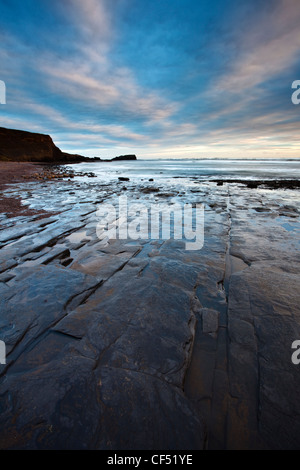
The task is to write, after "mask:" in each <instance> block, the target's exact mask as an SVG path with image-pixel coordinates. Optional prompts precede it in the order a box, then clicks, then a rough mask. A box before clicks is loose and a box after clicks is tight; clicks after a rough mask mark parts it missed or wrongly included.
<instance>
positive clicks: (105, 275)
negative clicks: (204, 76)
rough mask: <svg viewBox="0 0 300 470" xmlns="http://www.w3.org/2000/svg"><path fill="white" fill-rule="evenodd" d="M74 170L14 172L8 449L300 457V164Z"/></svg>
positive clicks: (0, 443)
mask: <svg viewBox="0 0 300 470" xmlns="http://www.w3.org/2000/svg"><path fill="white" fill-rule="evenodd" d="M3 165H9V166H7V173H5V172H3V169H4V167H3ZM24 165H25V166H24ZM68 167H69V170H65V169H64V170H63V171H62V173H63V174H66V175H67V176H66V177H62V178H60V179H59V180H56V179H49V178H46V177H45V178H42V179H38V176H37V175H39V174H40V173H42V167H41V166H39V165H32V164H28V163H24V164H18V163H10V164H7V163H2V164H1V167H0V170H1V190H2V203H1V206H0V209H1V210H2V213H1V214H0V281H1V282H0V290H1V295H0V310H1V312H2V313H1V319H0V339H1V340H2V341H4V342H5V344H6V364H5V365H1V366H0V406H1V410H2V412H1V415H0V423H1V426H0V429H1V431H0V447H1V449H99V450H116V449H124V450H130V449H148V450H151V449H158V450H159V449H162V450H163V449H170V450H179V449H180V450H200V449H209V450H214V449H235V450H237V449H296V448H299V447H300V438H299V435H300V434H299V430H300V425H299V415H300V406H299V401H298V390H299V388H300V376H299V367H300V365H297V364H295V363H294V362H293V361H292V354H293V349H292V344H293V342H294V341H296V340H300V307H299V305H300V294H299V293H300V289H299V231H300V223H299V220H300V219H299V210H300V209H299V189H297V184H296V183H294V185H292V186H291V184H287V183H284V181H292V180H293V181H294V182H296V181H299V174H300V162H284V161H279V162H247V161H241V162H233V163H232V162H225V163H222V162H220V161H219V162H218V161H210V162H209V161H206V162H205V161H201V162H199V161H198V162H197V161H195V162H194V163H192V164H191V163H190V164H187V163H184V162H180V161H177V162H176V161H173V162H170V161H156V162H142V161H138V162H122V163H119V162H118V163H116V162H115V163H107V164H106V163H99V164H97V163H93V164H92V163H90V164H87V163H82V164H78V165H70V166H68ZM71 171H73V172H74V176H73V177H72V178H70V174H71V173H70V172H71ZM76 172H78V173H81V176H76ZM88 172H92V173H93V174H94V177H91V174H90V176H88ZM2 175H3V176H2ZM34 175H36V176H34ZM82 175H83V176H82ZM12 176H14V177H15V178H14V179H12ZM23 176H26V177H27V178H25V179H24V178H23ZM274 181H278V182H279V183H278V184H274ZM280 181H281V184H280ZM8 183H10V184H8ZM4 184H5V186H4ZM291 188H293V189H291ZM12 201H18V207H17V208H14V206H13V202H12ZM105 204H109V205H110V206H109V207H108V206H107V207H108V209H107V211H106V212H107V213H106V225H105V226H104V225H103V224H102V223H101V216H102V217H103V214H104V212H105V211H102V212H101V208H102V209H103V208H104V206H105ZM125 204H126V210H127V212H126V221H125V222H124V220H125V219H124V213H123V212H122V210H123V209H124V207H125ZM135 204H140V205H139V206H135ZM190 206H191V207H194V208H195V207H196V208H197V207H198V208H199V217H200V215H201V214H202V215H203V219H201V220H200V219H199V220H198V222H197V220H196V221H195V222H196V226H195V223H194V225H193V226H192V225H191V227H190V232H192V233H196V231H197V229H198V232H197V234H198V236H199V240H200V242H201V243H200V242H199V243H200V244H199V246H193V247H190V249H187V240H185V239H184V237H180V236H178V233H179V232H176V230H175V229H176V226H175V220H176V219H175V216H174V221H173V231H174V233H177V238H176V237H175V236H173V237H172V236H171V235H172V233H171V232H172V230H171V229H170V236H165V237H163V236H162V234H163V233H164V232H163V230H162V231H161V232H159V231H158V232H155V229H156V228H157V227H156V226H155V227H151V229H153V230H152V231H150V232H149V234H148V236H145V234H144V235H143V238H140V237H139V236H138V233H139V230H140V228H139V229H137V225H138V223H137V222H136V223H135V218H134V215H133V212H134V211H133V209H134V210H135V211H136V213H139V211H140V213H141V212H143V211H144V212H143V213H145V214H150V213H151V210H153V211H155V209H156V210H158V211H159V209H160V208H161V209H162V211H164V210H166V208H167V207H169V208H170V207H171V208H172V207H173V208H174V210H175V208H177V209H176V210H179V211H180V210H181V208H182V214H185V213H184V208H186V211H187V212H186V214H191V213H192V212H190V213H189V212H188V210H189V207H190ZM112 207H119V210H118V211H116V212H114V210H113V209H112ZM120 208H121V209H120ZM191 211H192V209H191ZM201 211H203V212H201ZM140 213H139V214H140ZM153 213H154V212H153ZM101 214H102V215H101ZM41 216H42V218H41ZM139 216H140V215H139ZM141 220H142V219H139V221H140V222H141ZM149 220H150V221H151V223H152V220H153V217H152V218H150V219H149ZM149 220H148V221H147V223H148V222H149ZM158 220H159V219H158ZM162 220H164V219H162ZM182 220H183V219H182ZM184 220H185V223H186V224H187V221H188V217H187V216H186V219H184ZM149 223H150V222H149ZM164 223H165V224H166V225H165V228H168V226H167V218H166V219H165V222H164ZM197 223H198V224H199V225H198V226H197ZM99 224H100V225H99ZM130 224H131V225H130ZM128 226H130V227H131V232H130V233H131V235H134V234H135V235H136V236H135V237H134V236H132V237H130V236H129V235H130V234H129V232H128V233H127V232H126V233H127V235H126V236H123V238H122V237H115V236H114V235H115V234H116V233H119V232H115V228H116V227H117V228H118V230H120V228H122V227H123V229H124V228H128ZM163 227H164V226H163ZM193 230H194V232H193ZM195 230H196V231H195ZM154 232H155V233H156V234H157V235H158V236H157V237H153V236H152V235H153V233H154ZM122 233H123V234H124V231H123V232H122ZM165 234H166V232H165ZM173 235H174V234H173ZM202 235H203V240H202V238H201V236H202ZM202 241H203V243H202Z"/></svg>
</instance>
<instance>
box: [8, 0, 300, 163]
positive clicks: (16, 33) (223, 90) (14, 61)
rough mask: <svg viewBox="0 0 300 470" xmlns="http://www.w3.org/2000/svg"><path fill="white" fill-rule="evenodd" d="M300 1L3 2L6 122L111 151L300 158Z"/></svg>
mask: <svg viewBox="0 0 300 470" xmlns="http://www.w3.org/2000/svg"><path fill="white" fill-rule="evenodd" d="M299 25H300V1H299V0H267V1H266V0H214V1H212V0H0V80H2V81H3V82H5V85H6V104H0V126H1V127H8V128H13V129H23V130H28V131H31V132H40V133H45V134H50V135H51V137H52V138H53V140H54V142H55V144H56V145H57V146H59V147H60V148H61V149H62V150H63V151H66V152H70V153H79V154H81V155H86V156H91V157H93V156H99V157H102V158H111V157H114V156H116V155H122V154H128V153H134V154H136V155H137V157H138V158H300V143H299V137H300V104H299V105H295V104H293V103H292V99H291V97H292V93H293V92H294V91H295V90H293V89H292V83H293V82H294V81H295V80H300V26H299Z"/></svg>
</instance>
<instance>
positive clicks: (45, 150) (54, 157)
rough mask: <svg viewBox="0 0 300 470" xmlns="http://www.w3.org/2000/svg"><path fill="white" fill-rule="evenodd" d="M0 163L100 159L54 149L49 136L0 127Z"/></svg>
mask: <svg viewBox="0 0 300 470" xmlns="http://www.w3.org/2000/svg"><path fill="white" fill-rule="evenodd" d="M113 160H136V156H135V155H122V156H120V157H115V158H113ZM0 161H13V162H41V163H79V162H85V161H88V162H89V161H91V162H92V161H101V158H99V157H94V158H88V157H84V156H82V155H73V154H69V153H66V152H62V151H61V150H60V149H59V148H58V147H56V145H55V144H54V142H53V140H52V139H51V137H50V135H45V134H37V133H33V132H27V131H19V130H15V129H6V128H4V127H0Z"/></svg>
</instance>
